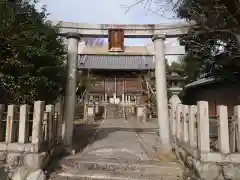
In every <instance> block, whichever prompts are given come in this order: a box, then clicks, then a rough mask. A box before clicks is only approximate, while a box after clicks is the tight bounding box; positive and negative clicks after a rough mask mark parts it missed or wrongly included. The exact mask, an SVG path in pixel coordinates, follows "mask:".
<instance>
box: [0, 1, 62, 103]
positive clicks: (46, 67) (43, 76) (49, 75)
mask: <svg viewBox="0 0 240 180" xmlns="http://www.w3.org/2000/svg"><path fill="white" fill-rule="evenodd" d="M35 4H36V2H33V3H29V2H28V1H21V0H16V1H6V2H1V3H0V24H1V26H0V42H1V43H0V72H2V73H3V74H4V78H3V82H4V84H5V86H6V89H7V90H8V93H9V97H8V98H9V99H8V100H9V103H17V104H20V103H32V102H33V101H34V100H45V101H47V103H50V102H53V101H54V100H56V98H57V97H58V96H59V94H60V93H62V92H63V90H64V81H65V63H64V62H65V57H66V56H65V54H66V52H65V47H64V45H63V41H62V39H61V38H60V37H59V36H58V27H52V26H51V22H49V21H46V17H47V13H46V9H45V7H43V8H42V11H41V12H38V11H37V10H36V8H35Z"/></svg>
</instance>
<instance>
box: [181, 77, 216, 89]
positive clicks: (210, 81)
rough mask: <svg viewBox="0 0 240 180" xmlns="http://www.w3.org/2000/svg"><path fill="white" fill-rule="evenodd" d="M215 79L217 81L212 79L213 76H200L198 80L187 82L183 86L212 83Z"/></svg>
mask: <svg viewBox="0 0 240 180" xmlns="http://www.w3.org/2000/svg"><path fill="white" fill-rule="evenodd" d="M216 81H217V79H214V78H202V79H199V80H197V81H194V82H191V83H188V84H187V85H186V86H185V87H184V88H190V87H195V86H201V85H205V84H210V83H214V82H216Z"/></svg>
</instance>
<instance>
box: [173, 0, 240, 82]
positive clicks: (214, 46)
mask: <svg viewBox="0 0 240 180" xmlns="http://www.w3.org/2000/svg"><path fill="white" fill-rule="evenodd" d="M231 7H232V8H231ZM233 7H235V8H233ZM236 7H240V5H239V2H238V1H229V2H227V1H226V0H210V1H204V0H183V1H182V3H180V4H179V6H178V8H177V13H178V16H179V17H180V18H185V19H188V20H194V21H196V23H197V26H195V27H193V28H192V29H190V31H189V33H188V34H187V35H186V36H184V37H183V38H182V39H181V43H182V44H184V45H186V51H187V55H186V56H187V57H186V58H187V59H192V60H191V62H193V60H194V61H195V63H196V64H197V67H198V68H199V69H198V70H197V69H196V71H195V73H198V74H195V75H194V76H196V77H199V76H200V75H203V74H204V75H205V76H211V77H217V78H222V79H226V78H227V79H233V78H235V77H238V76H240V74H239V72H240V71H239V70H240V64H239V60H238V59H239V53H240V51H239V45H240V44H239V40H240V38H239V37H240V36H239V27H240V26H239V25H240V24H239V22H240V18H239V13H236V12H237V11H236ZM233 12H235V13H233Z"/></svg>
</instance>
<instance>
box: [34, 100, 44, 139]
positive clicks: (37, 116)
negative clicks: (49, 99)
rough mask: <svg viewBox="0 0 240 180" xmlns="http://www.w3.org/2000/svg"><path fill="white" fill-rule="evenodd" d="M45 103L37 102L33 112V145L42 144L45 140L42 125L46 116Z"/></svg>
mask: <svg viewBox="0 0 240 180" xmlns="http://www.w3.org/2000/svg"><path fill="white" fill-rule="evenodd" d="M44 104H45V103H44V101H35V103H34V111H33V126H32V143H33V144H40V143H41V142H42V140H43V135H42V124H43V115H44Z"/></svg>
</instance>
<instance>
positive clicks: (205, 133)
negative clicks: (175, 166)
mask: <svg viewBox="0 0 240 180" xmlns="http://www.w3.org/2000/svg"><path fill="white" fill-rule="evenodd" d="M169 106H170V109H169V115H170V118H169V120H170V129H171V140H172V147H173V150H174V152H175V153H176V156H177V157H178V158H179V159H180V160H181V161H182V162H183V163H184V164H185V166H186V167H187V168H188V170H189V171H188V177H189V179H205V180H235V179H240V146H239V145H240V141H239V137H240V136H239V135H240V134H239V132H238V131H237V130H236V129H238V126H237V125H238V124H240V106H235V107H234V116H233V118H232V120H231V123H233V122H235V123H233V124H235V127H234V128H229V120H228V111H227V106H223V105H220V106H218V107H217V127H218V128H217V148H216V149H215V150H213V149H211V146H210V142H211V139H210V137H211V136H210V128H209V127H210V120H209V115H208V102H206V101H199V102H197V105H196V106H195V105H192V106H188V105H183V104H181V101H180V100H179V99H178V98H177V97H176V96H174V97H172V98H171V99H170V105H169Z"/></svg>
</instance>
